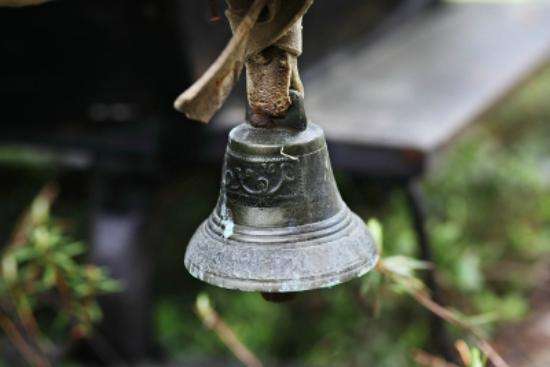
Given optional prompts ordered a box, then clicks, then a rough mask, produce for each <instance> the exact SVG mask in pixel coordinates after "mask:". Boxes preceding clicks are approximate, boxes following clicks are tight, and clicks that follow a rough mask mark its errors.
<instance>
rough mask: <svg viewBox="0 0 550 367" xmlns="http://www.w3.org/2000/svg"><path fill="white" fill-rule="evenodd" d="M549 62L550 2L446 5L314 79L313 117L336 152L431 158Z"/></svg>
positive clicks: (337, 56) (311, 74) (324, 67)
mask: <svg viewBox="0 0 550 367" xmlns="http://www.w3.org/2000/svg"><path fill="white" fill-rule="evenodd" d="M305 42H307V39H306V40H305ZM549 56H550V3H546V4H544V3H543V2H540V3H521V4H510V3H508V4H498V3H460V4H459V3H450V4H444V5H441V6H439V7H435V8H432V9H430V10H427V11H425V12H424V13H422V15H419V16H417V17H416V18H415V19H412V20H410V21H409V22H407V23H406V24H404V25H403V26H402V27H399V28H397V29H395V30H394V31H392V32H391V33H390V34H387V35H384V36H383V37H381V38H380V39H379V40H378V41H376V42H375V43H373V44H371V45H369V46H363V47H361V45H356V46H355V47H346V48H343V49H342V50H340V51H339V52H336V53H334V54H333V55H332V56H331V57H330V58H329V59H328V60H326V61H325V62H324V63H323V64H321V65H318V66H317V67H315V68H313V69H311V70H309V71H307V72H306V74H305V82H306V105H307V111H308V114H309V116H310V119H311V120H312V121H314V122H316V123H318V124H320V125H321V126H322V127H323V128H324V129H325V132H326V134H327V137H328V139H329V141H331V142H332V143H333V144H340V145H345V146H349V145H352V146H354V147H361V146H364V147H381V148H383V149H385V150H388V149H398V150H401V151H403V150H405V151H416V152H420V153H422V154H427V153H429V152H431V151H433V150H435V149H437V148H439V147H441V146H442V145H444V144H446V143H447V142H448V141H449V140H450V139H451V137H453V136H454V135H455V134H456V133H457V132H458V131H460V130H462V129H463V128H464V127H466V126H467V125H468V124H469V123H471V122H472V121H473V120H475V118H476V117H477V116H478V114H480V113H481V112H483V111H485V110H486V109H488V108H490V107H491V106H492V105H494V103H495V102H496V101H497V100H498V99H499V98H500V97H502V96H503V95H504V94H505V93H507V92H508V91H510V90H511V89H512V88H514V86H516V85H517V84H518V83H519V82H520V81H522V80H523V79H524V78H525V77H526V76H527V75H529V74H530V73H531V72H532V71H533V70H535V69H536V68H537V67H539V66H540V65H541V64H543V63H544V62H546V61H547V60H548V58H549ZM242 116H243V112H242V107H240V106H231V107H229V108H228V109H226V111H224V112H223V113H222V114H221V116H220V118H219V120H220V121H219V122H216V123H214V124H213V125H214V126H215V125H216V124H218V123H220V126H219V127H220V128H222V129H226V128H227V127H229V126H232V125H234V124H235V122H236V121H242Z"/></svg>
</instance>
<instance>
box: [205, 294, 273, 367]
mask: <svg viewBox="0 0 550 367" xmlns="http://www.w3.org/2000/svg"><path fill="white" fill-rule="evenodd" d="M195 311H196V313H197V315H198V316H199V318H200V319H201V321H202V322H203V324H204V325H205V326H206V327H207V328H209V329H211V330H213V331H214V332H215V333H216V335H218V337H219V338H220V340H221V341H222V343H223V344H225V346H226V347H227V348H228V349H229V350H230V351H231V352H232V353H233V355H235V357H236V358H237V359H238V360H240V361H241V362H242V363H243V364H244V365H245V366H246V367H263V365H262V362H260V360H259V359H258V357H256V356H255V355H254V354H253V353H252V352H251V351H250V350H249V349H248V348H247V347H246V346H245V345H244V344H243V343H241V341H240V340H239V338H238V337H237V335H236V334H235V332H234V331H233V330H232V329H231V328H230V327H229V325H227V324H226V323H225V322H224V321H223V319H222V318H221V317H220V315H218V313H217V312H216V310H214V309H213V308H212V306H211V305H210V300H209V299H208V296H206V295H199V297H198V298H197V302H196V307H195Z"/></svg>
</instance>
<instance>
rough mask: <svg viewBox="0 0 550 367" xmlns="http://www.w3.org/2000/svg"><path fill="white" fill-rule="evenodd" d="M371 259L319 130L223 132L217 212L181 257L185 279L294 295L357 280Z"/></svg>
mask: <svg viewBox="0 0 550 367" xmlns="http://www.w3.org/2000/svg"><path fill="white" fill-rule="evenodd" d="M377 258H378V254H377V250H376V246H375V244H374V241H373V240H372V237H371V236H370V234H369V233H368V231H367V228H366V226H365V224H364V223H363V221H362V220H361V219H360V218H359V217H358V216H357V215H355V214H354V213H352V212H351V211H350V210H349V208H348V207H347V206H346V204H345V203H344V202H343V201H342V199H341V197H340V194H339V192H338V189H337V187H336V183H335V181H334V176H333V173H332V168H331V164H330V160H329V155H328V151H327V147H326V141H325V137H324V134H323V131H322V129H321V128H320V127H319V126H317V125H315V124H312V123H309V124H308V127H307V129H306V130H304V131H295V130H292V129H287V128H256V127H253V126H251V125H249V124H242V125H239V126H237V127H236V128H234V129H233V130H232V131H231V132H230V134H229V143H228V146H227V151H226V155H225V162H224V166H223V176H222V187H221V190H220V197H219V200H218V204H217V206H216V208H215V209H214V212H213V213H212V215H211V216H210V217H209V218H208V219H207V220H206V221H205V222H204V223H203V224H202V225H201V226H200V227H199V229H198V230H197V231H196V233H195V234H194V236H193V238H192V239H191V242H190V243H189V246H188V247H187V252H186V254H185V266H186V267H187V269H188V270H189V272H190V273H191V274H192V275H193V276H195V277H196V278H199V279H201V280H203V281H205V282H207V283H211V284H213V285H216V286H219V287H223V288H229V289H239V290H242V291H259V292H298V291H305V290H309V289H315V288H323V287H330V286H333V285H336V284H339V283H342V282H345V281H347V280H350V279H352V278H355V277H359V276H361V275H363V274H365V273H366V272H367V271H369V270H370V269H372V268H373V266H374V265H375V263H376V261H377Z"/></svg>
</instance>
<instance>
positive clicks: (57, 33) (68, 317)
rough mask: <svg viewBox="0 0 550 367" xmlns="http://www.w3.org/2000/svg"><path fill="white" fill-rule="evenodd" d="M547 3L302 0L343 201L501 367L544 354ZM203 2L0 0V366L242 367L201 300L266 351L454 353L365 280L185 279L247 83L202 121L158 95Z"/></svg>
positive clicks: (197, 40) (256, 349) (454, 333)
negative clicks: (286, 297) (239, 286)
mask: <svg viewBox="0 0 550 367" xmlns="http://www.w3.org/2000/svg"><path fill="white" fill-rule="evenodd" d="M213 3H214V7H215V9H218V11H219V12H222V11H223V8H224V4H223V3H222V2H221V1H220V2H213ZM549 9H550V6H549V4H548V3H545V2H542V1H537V2H498V1H497V2H490V3H485V2H470V1H468V2H465V3H463V2H452V3H446V2H439V1H430V0H392V1H386V0H384V1H383V0H369V1H364V0H348V1H342V2H336V1H318V2H317V3H315V4H314V6H313V7H312V8H311V10H310V12H309V13H308V15H307V16H306V18H305V23H304V55H303V56H302V58H301V65H302V70H303V72H304V79H305V84H306V106H308V111H310V112H309V113H310V115H311V116H312V119H313V120H315V122H317V123H319V124H320V125H321V126H322V127H323V128H324V129H325V131H326V134H327V139H328V141H329V150H330V151H331V154H332V159H333V165H334V170H335V174H336V176H337V181H338V185H339V189H340V191H341V194H342V196H343V198H344V200H345V201H346V202H347V203H348V205H349V206H350V207H351V209H352V210H354V211H355V212H356V213H358V214H359V215H360V216H361V217H363V218H364V219H365V221H367V220H368V219H370V218H377V219H378V220H379V222H380V223H381V226H382V228H383V232H384V241H383V242H384V254H383V255H384V256H392V255H405V256H410V257H414V258H421V259H423V260H428V261H430V262H433V264H435V270H434V271H433V272H428V273H427V275H425V277H426V282H427V284H428V285H429V286H430V287H432V290H434V287H435V290H434V297H435V296H437V300H438V301H441V303H444V304H445V305H447V306H449V307H450V308H452V309H457V310H460V311H461V312H463V313H464V314H468V315H472V318H471V320H470V322H472V323H473V324H475V325H476V327H479V328H480V329H482V330H483V331H484V332H485V333H486V335H487V337H488V338H489V339H491V340H493V341H494V344H495V345H496V348H497V350H499V351H500V352H501V353H502V354H503V356H504V357H505V358H506V359H508V360H509V362H510V364H511V365H513V366H548V365H549V363H550V359H549V356H548V350H550V327H549V326H548V321H547V320H548V317H550V294H549V293H548V284H550V283H549V282H550V272H549V269H550V267H549V262H550V165H549V162H550V160H549V158H550V144H549V142H550V124H549V121H550V104H549V103H548V101H549V99H550V66H547V65H548V56H550V53H549V50H550V10H549ZM215 14H216V12H215V11H214V15H215ZM212 16H213V14H212V9H211V4H209V3H208V2H207V1H204V0H162V1H152V0H133V1H129V0H128V1H126V0H117V1H112V0H111V1H108V0H94V1H89V0H71V1H69V0H59V1H54V2H51V3H47V4H44V5H40V6H36V7H28V8H0V107H1V108H0V121H2V131H1V132H0V167H1V169H0V177H1V180H0V188H1V189H0V203H1V204H0V250H1V251H2V266H1V271H2V279H1V280H0V311H1V313H0V316H1V320H0V326H1V327H2V330H3V333H2V334H1V335H2V339H1V341H0V357H1V358H0V365H2V366H18V365H25V364H26V363H28V364H31V365H67V366H70V365H84V364H90V365H138V364H142V363H143V364H144V363H148V365H177V366H209V367H210V366H238V365H241V363H240V362H239V361H238V359H236V358H235V356H234V355H233V354H232V353H231V352H230V351H229V350H228V348H227V347H226V345H224V343H223V342H222V341H221V340H220V338H219V337H218V335H217V334H216V332H214V331H212V330H210V329H209V328H207V327H205V325H204V324H203V322H201V318H200V317H199V315H197V312H196V309H195V306H196V301H197V297H198V296H199V295H202V296H203V297H208V299H209V300H210V304H211V305H212V306H213V307H214V308H215V309H216V311H217V312H218V313H219V315H220V317H221V318H223V320H224V322H225V323H226V324H227V325H229V327H230V328H231V329H232V330H233V331H234V333H235V334H236V335H237V337H238V338H239V339H240V341H241V342H242V343H243V344H244V345H245V346H246V347H247V348H248V349H249V350H250V351H252V352H253V353H254V354H255V355H256V356H257V357H258V358H259V359H260V360H261V361H263V363H264V365H265V366H392V367H393V366H414V365H416V364H415V363H419V362H418V361H416V362H415V355H416V354H415V352H416V351H418V350H422V351H427V352H429V353H431V354H434V355H438V356H444V357H448V358H452V354H453V353H452V352H449V349H448V343H447V342H448V341H451V345H452V342H454V341H455V340H458V339H465V340H467V341H468V335H467V333H466V334H465V333H464V332H463V331H461V330H460V329H459V328H456V327H453V326H452V325H443V326H442V325H441V324H439V323H438V322H435V325H434V318H433V315H431V313H430V312H429V311H428V310H426V309H424V308H423V307H422V306H421V305H419V304H417V303H415V302H413V301H411V298H410V297H409V296H408V295H407V294H406V293H407V292H404V291H403V290H400V289H396V287H393V286H392V284H388V283H387V282H384V281H383V280H382V281H380V279H378V278H377V277H378V276H379V275H378V274H368V275H367V276H365V277H363V278H361V279H357V280H354V281H352V282H350V283H348V284H345V285H341V286H338V287H335V288H331V289H327V290H319V291H312V292H306V293H303V294H300V295H298V297H297V298H296V299H295V300H293V301H292V302H288V303H281V304H275V303H270V302H266V301H264V300H263V299H262V297H261V296H260V295H259V294H254V293H242V292H236V291H229V290H224V289H218V288H214V287H210V286H208V285H206V284H204V283H202V282H199V281H197V280H195V279H193V278H192V277H191V276H190V275H189V274H188V273H187V271H186V270H185V268H184V265H183V256H184V253H185V248H186V245H187V243H188V241H189V239H190V237H191V236H192V234H193V232H194V230H195V229H196V228H197V226H198V225H199V224H200V223H201V222H202V221H203V220H204V219H205V218H206V217H207V216H208V215H209V214H210V212H211V210H212V209H213V207H214V205H215V203H216V200H217V196H218V190H219V180H220V171H221V164H222V159H223V150H224V149H225V142H226V133H227V131H228V128H229V127H231V126H234V125H235V124H237V123H240V122H241V121H243V119H244V104H243V102H244V93H243V86H242V85H241V86H240V87H239V88H237V89H236V91H235V92H234V93H233V95H232V96H231V98H230V100H229V102H228V104H227V106H226V108H225V109H224V110H223V111H222V112H221V113H220V114H218V116H217V117H216V118H215V120H214V121H213V122H212V123H211V124H210V125H208V126H206V125H202V124H199V123H196V122H193V121H188V120H186V119H185V117H184V116H183V115H180V114H178V113H177V112H175V111H174V110H173V108H172V104H173V100H174V99H175V97H176V96H177V95H178V94H179V93H180V92H181V91H183V90H184V89H185V88H186V87H187V86H189V85H190V83H191V82H193V81H194V80H195V79H196V78H197V77H198V76H200V75H201V74H202V73H203V72H204V71H205V70H206V68H207V67H208V66H209V65H210V63H211V62H212V61H213V60H214V59H215V57H216V56H217V55H218V54H219V52H220V51H221V50H222V49H223V47H224V45H225V44H226V42H227V41H228V39H229V37H230V32H229V27H228V25H227V22H226V21H225V20H224V19H222V20H220V21H217V22H215V21H212V20H211V18H212ZM39 193H40V194H39ZM29 207H30V208H31V209H30V211H29V210H28V208H29ZM95 265H99V266H101V268H96V267H95ZM102 269H103V270H102ZM203 299H204V298H203ZM96 300H97V301H98V303H96ZM544 320H546V324H545V323H544ZM441 327H443V328H444V331H443V332H442V330H441ZM442 335H444V337H443V336H442ZM18 336H20V338H19V337H18ZM442 338H448V340H442ZM424 365H428V364H424ZM433 365H434V366H435V364H433Z"/></svg>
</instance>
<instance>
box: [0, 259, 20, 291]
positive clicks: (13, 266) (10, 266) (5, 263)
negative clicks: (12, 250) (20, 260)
mask: <svg viewBox="0 0 550 367" xmlns="http://www.w3.org/2000/svg"><path fill="white" fill-rule="evenodd" d="M17 275H18V267H17V261H16V260H15V257H14V256H13V255H12V254H7V255H5V256H4V258H3V259H2V277H3V278H4V280H5V281H6V283H8V284H13V283H15V282H16V281H17Z"/></svg>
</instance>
